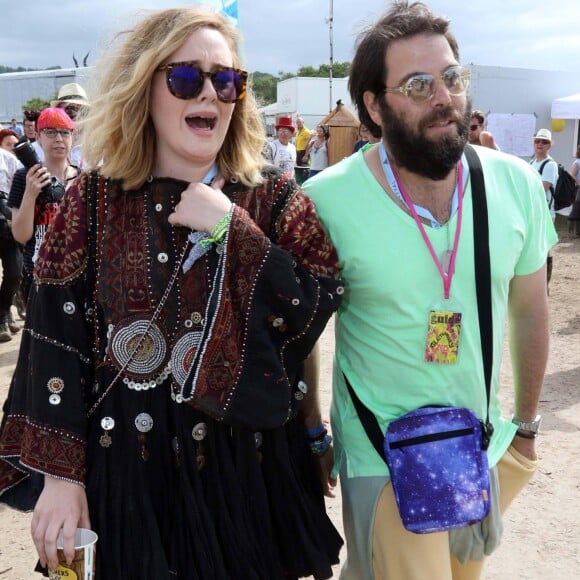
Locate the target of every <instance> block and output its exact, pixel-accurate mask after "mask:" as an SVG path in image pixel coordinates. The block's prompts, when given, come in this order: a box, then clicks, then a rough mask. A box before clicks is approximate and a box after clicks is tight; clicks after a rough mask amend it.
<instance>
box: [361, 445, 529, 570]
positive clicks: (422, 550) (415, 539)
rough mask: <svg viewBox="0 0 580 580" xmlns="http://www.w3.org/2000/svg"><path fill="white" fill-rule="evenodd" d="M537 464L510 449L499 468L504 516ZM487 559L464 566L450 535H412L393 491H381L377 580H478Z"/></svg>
mask: <svg viewBox="0 0 580 580" xmlns="http://www.w3.org/2000/svg"><path fill="white" fill-rule="evenodd" d="M536 466H537V462H536V461H532V460H530V459H528V458H526V457H524V456H523V455H522V454H521V453H519V452H518V451H516V450H515V449H514V448H513V447H510V448H509V449H508V450H507V451H506V452H505V454H504V455H503V457H502V458H501V460H500V462H499V464H498V476H499V484H500V510H501V513H502V514H503V513H504V512H505V510H506V509H507V508H508V507H509V505H510V504H511V502H512V501H513V499H514V498H515V497H516V495H517V494H518V493H519V492H520V491H521V490H522V489H523V487H524V486H525V485H526V484H527V483H528V481H529V480H530V479H531V477H532V475H533V474H534V472H535V470H536ZM484 562H485V559H483V560H479V561H474V560H472V561H469V562H467V563H466V564H465V565H461V564H460V563H459V561H458V560H457V559H456V558H454V557H453V556H451V555H450V553H449V538H448V534H447V532H440V533H433V534H413V533H412V532H409V531H407V530H406V529H405V528H404V527H403V524H402V523H401V518H400V517H399V512H398V509H397V504H396V502H395V497H394V495H393V487H392V485H391V483H390V482H389V483H388V484H387V485H386V486H385V487H384V488H383V490H382V491H381V494H380V496H379V501H378V505H377V510H376V513H375V523H374V529H373V562H372V564H373V572H374V578H375V580H478V578H479V577H480V575H481V571H482V568H483V564H484Z"/></svg>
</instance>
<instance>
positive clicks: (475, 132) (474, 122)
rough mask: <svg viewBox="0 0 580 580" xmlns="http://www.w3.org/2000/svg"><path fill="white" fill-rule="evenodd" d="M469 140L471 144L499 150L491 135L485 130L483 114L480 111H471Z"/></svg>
mask: <svg viewBox="0 0 580 580" xmlns="http://www.w3.org/2000/svg"><path fill="white" fill-rule="evenodd" d="M469 142H470V143H471V144H472V145H482V146H483V147H489V148H490V149H497V150H499V147H498V146H497V145H496V143H495V139H494V138H493V135H492V134H491V133H490V132H489V131H486V130H485V115H484V114H483V113H482V112H481V111H472V112H471V121H470V123H469Z"/></svg>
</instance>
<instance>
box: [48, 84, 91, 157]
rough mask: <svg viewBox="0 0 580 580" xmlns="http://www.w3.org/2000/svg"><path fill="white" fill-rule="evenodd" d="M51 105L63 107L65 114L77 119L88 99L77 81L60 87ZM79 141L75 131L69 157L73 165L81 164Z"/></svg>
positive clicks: (87, 103)
mask: <svg viewBox="0 0 580 580" xmlns="http://www.w3.org/2000/svg"><path fill="white" fill-rule="evenodd" d="M50 106H51V107H58V108H59V109H64V111H65V112H66V114H67V115H68V116H69V117H70V118H71V119H72V120H73V121H77V120H78V117H79V116H80V115H81V114H82V112H83V109H84V108H86V107H88V106H89V99H88V98H87V93H86V92H85V89H83V87H81V85H79V84H78V83H68V84H66V85H63V86H62V87H60V89H59V91H58V97H57V98H56V100H54V101H51V103H50ZM78 143H79V134H78V132H77V133H75V136H74V143H73V147H72V148H71V151H70V159H71V162H72V163H73V165H76V166H77V167H82V166H83V161H82V152H81V146H80V145H79V144H78Z"/></svg>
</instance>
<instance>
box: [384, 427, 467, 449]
mask: <svg viewBox="0 0 580 580" xmlns="http://www.w3.org/2000/svg"><path fill="white" fill-rule="evenodd" d="M474 432H475V428H474V427H466V428H465V429H455V430H454V431H446V432H445V433H431V434H430V435H421V436H420V437H411V438H410V439H402V440H401V441H395V442H394V443H389V447H390V448H391V449H400V448H401V447H410V446H411V445H420V444H421V443H430V442H431V441H443V440H445V439H453V438H454V437H464V436H465V435H472V434H473V433H474Z"/></svg>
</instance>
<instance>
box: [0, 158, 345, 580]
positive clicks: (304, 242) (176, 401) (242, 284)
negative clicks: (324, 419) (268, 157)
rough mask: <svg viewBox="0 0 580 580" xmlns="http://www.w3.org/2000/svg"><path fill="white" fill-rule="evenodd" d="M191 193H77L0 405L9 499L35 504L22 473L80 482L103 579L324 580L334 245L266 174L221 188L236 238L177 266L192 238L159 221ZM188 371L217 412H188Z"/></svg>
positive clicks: (300, 201)
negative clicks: (311, 383) (318, 462)
mask: <svg viewBox="0 0 580 580" xmlns="http://www.w3.org/2000/svg"><path fill="white" fill-rule="evenodd" d="M185 187H186V184H185V183H183V182H180V181H176V180H171V179H156V180H152V181H150V182H148V183H146V184H145V185H144V186H143V187H142V188H141V189H140V190H139V191H123V189H122V188H121V186H120V185H119V184H118V183H108V182H106V180H104V179H103V178H99V177H97V176H95V175H93V176H87V175H83V176H82V177H81V179H79V180H78V182H77V184H76V185H75V186H73V187H72V188H71V189H70V190H69V192H68V193H67V195H66V196H65V200H64V203H63V206H62V208H61V210H62V211H61V213H60V214H59V215H58V216H57V218H56V219H55V221H54V222H53V225H52V226H51V228H50V230H49V232H48V233H47V239H46V241H45V243H44V245H43V247H42V249H41V252H40V255H39V259H38V262H37V270H36V280H35V286H34V287H33V292H32V296H31V302H30V306H29V308H30V313H29V315H28V316H27V323H26V324H27V328H26V332H25V335H24V337H23V342H22V347H21V352H20V357H19V362H18V366H17V370H16V373H15V376H14V379H13V383H12V386H11V389H10V394H9V398H8V400H7V401H6V404H5V407H4V412H5V416H4V419H3V424H2V430H1V432H0V458H1V459H0V493H2V491H4V494H3V495H1V496H0V501H5V502H7V503H11V504H13V505H14V504H18V505H19V507H31V506H30V505H27V504H30V502H31V501H32V502H33V501H34V499H35V498H34V497H33V496H32V495H30V493H34V492H33V491H32V489H33V488H34V487H35V486H36V489H37V491H38V477H29V474H30V473H32V474H36V473H48V474H51V475H53V476H55V477H60V478H63V479H67V480H70V481H76V482H79V483H86V491H87V497H88V503H89V514H90V518H91V526H92V528H93V529H94V530H95V531H96V533H97V534H98V536H99V540H98V543H97V576H98V577H100V578H126V579H129V580H131V579H140V580H141V579H150V580H160V579H165V578H167V579H172V578H181V579H184V580H185V579H187V580H189V579H197V578H199V579H204V580H205V579H217V578H219V579H228V578H231V579H242V580H245V579H248V580H250V579H256V580H257V579H264V580H272V579H276V578H297V577H301V576H308V575H314V576H315V577H316V578H329V577H331V575H332V571H331V568H330V567H331V565H333V564H335V563H337V562H338V552H339V550H340V547H341V545H342V540H341V538H340V536H339V535H338V533H337V531H336V529H335V528H334V527H333V525H332V523H331V522H330V520H329V519H328V517H327V515H326V513H325V506H324V497H323V494H322V488H321V485H320V482H319V481H318V478H317V476H316V471H315V466H314V459H313V456H312V454H311V453H310V450H309V447H308V443H307V441H306V439H305V434H304V426H303V425H302V424H301V422H300V419H299V418H298V410H299V406H300V402H301V400H302V399H303V397H304V396H305V393H306V396H307V386H306V385H305V384H304V383H303V381H302V380H301V379H302V362H301V361H302V360H304V358H305V356H306V355H307V354H308V352H309V351H310V349H311V348H312V346H313V344H314V342H315V341H316V339H317V337H318V336H319V334H320V332H321V331H322V329H323V328H324V325H325V324H326V322H327V320H328V318H329V316H330V315H331V314H332V312H333V311H334V310H335V309H336V308H337V307H338V305H339V302H340V295H341V294H342V287H341V285H340V282H339V281H338V280H337V259H336V254H335V251H334V248H333V247H332V245H331V244H330V242H329V241H328V239H327V237H326V236H325V234H324V233H323V231H322V229H321V227H320V224H319V223H318V220H317V218H316V216H315V212H314V209H313V206H312V204H311V202H310V200H308V198H306V197H305V196H304V194H303V193H302V192H300V191H299V190H298V189H297V188H296V185H295V183H294V182H292V181H287V182H286V181H285V180H284V178H282V177H281V176H280V174H279V172H277V171H276V170H274V169H268V170H267V171H265V173H264V183H263V185H262V186H260V187H258V188H256V189H253V190H249V189H244V188H240V187H236V185H235V184H230V185H229V186H228V187H227V188H226V189H224V191H226V193H228V195H230V196H231V198H232V200H233V201H234V203H235V204H236V205H235V209H234V211H233V213H232V218H231V221H230V226H229V230H228V235H227V237H226V241H225V242H224V244H223V245H219V246H213V247H211V248H210V250H209V251H208V252H206V253H204V254H203V255H200V256H198V258H197V260H196V261H195V262H194V263H193V265H192V266H191V267H190V269H189V270H188V271H187V272H184V270H183V267H182V264H181V259H182V257H183V256H185V257H186V258H187V256H189V255H191V253H190V252H191V244H189V245H188V243H187V237H188V234H189V232H188V231H186V230H185V229H184V228H172V227H171V226H170V225H169V224H168V222H167V216H168V215H169V214H170V213H171V212H172V211H173V208H174V207H175V204H176V203H177V202H178V201H179V198H180V194H181V191H182V190H183V189H184V188H185ZM87 200H89V201H90V200H93V203H87ZM95 200H98V201H95ZM264 232H265V233H264ZM266 234H267V235H266ZM272 241H273V242H275V243H272ZM172 282H173V283H172ZM193 367H195V368H196V369H197V370H196V375H195V377H196V379H195V382H194V386H193V388H194V390H195V392H196V394H198V395H199V396H200V398H199V401H202V400H207V401H209V403H208V404H207V406H205V407H204V406H203V403H199V401H198V402H194V401H187V400H186V399H187V398H188V396H187V393H186V388H185V387H186V383H187V377H188V374H189V372H190V371H191V369H192V368H193ZM281 393H282V394H285V396H286V401H285V403H284V405H285V406H282V407H281V405H280V400H281ZM272 398H275V399H276V401H274V402H273V403H272V402H271V400H270V399H272ZM282 399H283V397H282ZM198 403H199V404H198ZM228 405H230V408H231V409H232V410H235V413H233V412H232V415H231V417H230V416H229V415H228V417H226V419H225V420H224V419H223V417H222V416H220V414H219V412H218V410H219V408H220V407H227V406H228ZM201 408H203V409H204V410H203V411H202V410H200V409H201ZM280 409H282V411H284V413H283V417H282V415H280V414H277V411H279V410H280ZM240 417H241V418H240ZM280 417H282V418H280ZM246 419H247V421H246ZM27 494H29V495H27Z"/></svg>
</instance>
